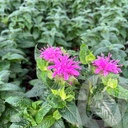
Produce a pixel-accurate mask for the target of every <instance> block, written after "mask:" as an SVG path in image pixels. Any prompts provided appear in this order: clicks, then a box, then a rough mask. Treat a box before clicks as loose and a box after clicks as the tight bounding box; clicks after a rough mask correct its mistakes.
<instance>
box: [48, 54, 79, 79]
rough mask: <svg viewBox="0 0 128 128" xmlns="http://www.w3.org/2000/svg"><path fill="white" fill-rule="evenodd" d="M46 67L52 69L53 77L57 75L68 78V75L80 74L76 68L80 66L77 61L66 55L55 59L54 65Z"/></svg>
mask: <svg viewBox="0 0 128 128" xmlns="http://www.w3.org/2000/svg"><path fill="white" fill-rule="evenodd" d="M48 69H53V77H55V76H59V77H63V78H64V79H65V80H68V79H69V77H70V76H75V77H77V76H79V75H80V74H79V72H78V71H77V69H81V68H80V66H79V62H76V61H74V60H73V58H69V56H68V55H64V56H61V57H60V58H57V59H55V61H54V65H51V66H49V67H48Z"/></svg>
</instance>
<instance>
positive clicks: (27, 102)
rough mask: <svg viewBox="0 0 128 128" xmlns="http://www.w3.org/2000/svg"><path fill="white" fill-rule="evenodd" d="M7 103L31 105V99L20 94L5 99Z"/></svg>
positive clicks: (15, 105)
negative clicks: (19, 95)
mask: <svg viewBox="0 0 128 128" xmlns="http://www.w3.org/2000/svg"><path fill="white" fill-rule="evenodd" d="M5 102H6V103H8V104H11V105H12V106H14V107H30V106H31V100H30V99H27V98H22V97H18V96H10V97H8V98H7V99H6V100H5Z"/></svg>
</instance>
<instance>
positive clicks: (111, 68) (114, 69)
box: [92, 53, 122, 76]
mask: <svg viewBox="0 0 128 128" xmlns="http://www.w3.org/2000/svg"><path fill="white" fill-rule="evenodd" d="M111 56H112V55H111V54H110V53H109V54H108V56H107V57H105V56H104V54H101V56H98V57H97V59H96V60H94V61H93V63H92V64H93V65H94V66H95V67H96V70H95V73H96V74H99V73H101V74H103V75H104V76H107V75H108V74H109V73H114V74H118V73H120V72H121V69H120V67H121V66H122V65H118V62H119V60H113V59H111Z"/></svg>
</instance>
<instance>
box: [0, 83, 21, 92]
mask: <svg viewBox="0 0 128 128" xmlns="http://www.w3.org/2000/svg"><path fill="white" fill-rule="evenodd" d="M13 90H15V91H16V90H20V88H19V87H18V86H17V85H15V84H11V83H4V84H2V85H0V91H13Z"/></svg>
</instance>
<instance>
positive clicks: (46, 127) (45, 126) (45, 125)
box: [35, 116, 55, 128]
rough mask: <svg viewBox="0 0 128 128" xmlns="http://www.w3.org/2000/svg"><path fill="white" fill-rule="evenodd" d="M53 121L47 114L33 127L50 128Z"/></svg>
mask: <svg viewBox="0 0 128 128" xmlns="http://www.w3.org/2000/svg"><path fill="white" fill-rule="evenodd" d="M54 122H55V119H54V118H53V117H52V116H47V117H45V118H44V119H43V121H42V122H41V124H40V125H38V126H36V127H35V128H50V127H51V126H52V125H53V124H54Z"/></svg>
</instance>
